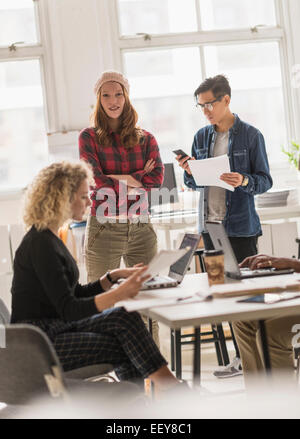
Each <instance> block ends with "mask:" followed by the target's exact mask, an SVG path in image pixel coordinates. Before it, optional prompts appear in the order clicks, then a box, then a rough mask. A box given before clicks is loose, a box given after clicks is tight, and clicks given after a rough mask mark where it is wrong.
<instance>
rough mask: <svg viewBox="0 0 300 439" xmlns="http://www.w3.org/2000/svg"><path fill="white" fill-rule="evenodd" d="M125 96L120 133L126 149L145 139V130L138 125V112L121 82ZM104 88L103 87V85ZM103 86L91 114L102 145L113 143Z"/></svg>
mask: <svg viewBox="0 0 300 439" xmlns="http://www.w3.org/2000/svg"><path fill="white" fill-rule="evenodd" d="M120 85H121V87H122V90H123V94H124V97H125V104H124V108H123V112H122V114H121V116H120V127H119V130H118V132H119V134H120V137H121V142H122V144H123V145H124V146H125V148H126V149H130V148H133V147H134V146H135V145H136V144H137V143H140V142H142V141H143V138H144V132H143V130H142V129H141V128H140V127H138V126H137V121H138V114H137V112H136V110H135V109H134V107H133V106H132V104H131V102H130V99H129V96H128V93H127V91H126V89H125V88H124V87H123V85H122V84H120ZM101 88H102V87H101ZM101 88H100V90H99V92H98V94H97V102H96V105H95V108H94V112H93V113H92V115H91V123H92V125H93V126H94V128H95V131H96V134H97V137H98V142H99V144H100V145H104V146H109V145H111V136H110V127H109V122H108V120H109V118H108V116H107V114H106V113H105V111H104V109H103V107H102V105H101Z"/></svg>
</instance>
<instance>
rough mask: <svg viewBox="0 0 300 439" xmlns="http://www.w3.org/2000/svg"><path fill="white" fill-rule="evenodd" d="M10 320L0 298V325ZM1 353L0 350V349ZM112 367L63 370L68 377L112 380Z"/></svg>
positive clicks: (91, 366)
mask: <svg viewBox="0 0 300 439" xmlns="http://www.w3.org/2000/svg"><path fill="white" fill-rule="evenodd" d="M9 322H10V312H9V310H8V308H7V307H6V305H5V303H4V301H3V300H2V299H1V298H0V325H8V324H9ZM0 354H1V351H0ZM113 369H114V367H113V365H112V364H108V363H103V364H93V365H90V366H83V367H79V368H77V369H73V370H69V371H67V372H64V374H65V376H66V377H67V378H70V379H82V380H88V381H95V380H99V379H103V378H105V379H106V380H108V381H114V379H113V377H111V376H110V375H109V373H110V372H112V371H113Z"/></svg>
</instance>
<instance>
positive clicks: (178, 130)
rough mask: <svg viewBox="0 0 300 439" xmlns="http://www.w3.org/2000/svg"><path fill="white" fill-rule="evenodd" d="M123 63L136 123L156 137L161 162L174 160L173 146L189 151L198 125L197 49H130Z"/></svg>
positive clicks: (198, 58)
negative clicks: (135, 111) (196, 101)
mask: <svg viewBox="0 0 300 439" xmlns="http://www.w3.org/2000/svg"><path fill="white" fill-rule="evenodd" d="M124 65H125V73H126V75H127V77H128V79H129V81H130V87H131V91H130V96H131V100H132V102H133V105H134V107H135V108H136V110H137V112H138V114H139V125H140V126H141V127H142V128H144V129H146V130H147V131H150V132H151V133H152V134H153V135H154V136H155V137H156V139H157V141H158V144H159V147H160V152H161V155H162V159H163V161H164V162H165V163H167V162H172V161H174V154H173V153H172V149H177V148H182V149H185V150H187V152H189V151H190V149H191V145H192V140H193V136H194V134H195V131H196V130H197V127H198V124H199V114H198V112H197V109H196V107H195V102H194V99H193V92H194V90H195V89H196V88H197V87H198V85H199V84H200V82H201V68H200V57H199V50H198V49H197V48H185V49H170V50H151V51H150V50H147V51H140V52H130V53H125V54H124Z"/></svg>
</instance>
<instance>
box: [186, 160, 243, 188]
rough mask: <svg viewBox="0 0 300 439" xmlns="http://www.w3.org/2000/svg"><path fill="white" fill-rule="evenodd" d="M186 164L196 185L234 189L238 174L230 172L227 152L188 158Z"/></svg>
mask: <svg viewBox="0 0 300 439" xmlns="http://www.w3.org/2000/svg"><path fill="white" fill-rule="evenodd" d="M188 164H189V167H190V170H191V172H192V175H193V177H194V180H195V182H196V184H197V186H219V187H222V188H224V189H228V190H229V191H234V187H236V186H234V184H235V183H236V182H237V181H238V179H237V175H240V174H238V173H237V172H230V165H229V159H228V156H227V154H224V155H221V156H218V157H213V158H209V159H203V160H189V161H188ZM233 174H237V175H235V176H234V175H233ZM221 176H222V179H221ZM241 178H242V176H241ZM229 182H230V183H229ZM232 183H234V184H232Z"/></svg>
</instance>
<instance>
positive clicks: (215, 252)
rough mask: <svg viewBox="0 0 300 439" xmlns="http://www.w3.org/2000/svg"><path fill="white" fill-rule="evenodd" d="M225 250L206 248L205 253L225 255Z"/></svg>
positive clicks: (207, 254)
mask: <svg viewBox="0 0 300 439" xmlns="http://www.w3.org/2000/svg"><path fill="white" fill-rule="evenodd" d="M223 254H224V252H223V250H204V252H203V255H204V256H219V255H223Z"/></svg>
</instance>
